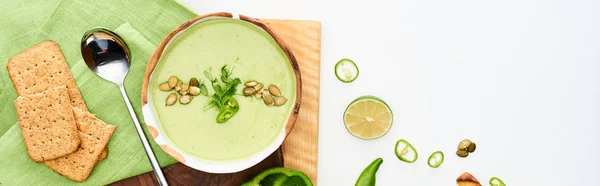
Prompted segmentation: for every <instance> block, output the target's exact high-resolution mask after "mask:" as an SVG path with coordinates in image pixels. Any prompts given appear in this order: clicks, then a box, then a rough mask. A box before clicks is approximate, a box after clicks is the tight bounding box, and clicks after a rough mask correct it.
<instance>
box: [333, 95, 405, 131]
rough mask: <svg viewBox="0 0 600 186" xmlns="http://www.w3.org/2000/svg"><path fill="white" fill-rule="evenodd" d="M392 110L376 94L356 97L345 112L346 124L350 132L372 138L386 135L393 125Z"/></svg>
mask: <svg viewBox="0 0 600 186" xmlns="http://www.w3.org/2000/svg"><path fill="white" fill-rule="evenodd" d="M393 120H394V118H393V116H392V110H391V109H390V107H389V106H388V105H387V104H386V103H385V102H384V101H383V100H381V99H379V98H377V97H375V96H361V97H359V98H356V99H355V100H354V101H352V103H350V105H348V107H347V108H346V111H345V112H344V124H345V125H346V129H348V132H350V134H352V135H354V136H356V137H357V138H360V139H365V140H370V139H376V138H379V137H381V136H384V135H385V134H386V133H387V132H388V131H389V130H390V128H391V127H392V122H393Z"/></svg>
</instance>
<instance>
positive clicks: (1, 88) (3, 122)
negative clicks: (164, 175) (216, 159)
mask: <svg viewBox="0 0 600 186" xmlns="http://www.w3.org/2000/svg"><path fill="white" fill-rule="evenodd" d="M194 16H196V15H195V14H194V13H193V12H191V11H189V10H188V9H187V8H185V7H183V6H181V5H180V4H178V3H177V2H176V1H172V0H157V1H142V0H127V1H123V0H104V1H68V0H51V1H42V0H33V1H32V0H14V1H0V17H2V19H0V186H4V185H10V186H12V185H74V184H77V185H106V184H109V183H112V182H115V181H118V180H121V179H124V178H128V177H132V176H135V175H139V174H141V173H144V172H148V171H151V170H152V168H151V167H150V164H149V162H148V160H147V157H146V154H145V152H144V149H143V147H142V145H141V143H140V141H139V138H138V136H137V133H136V131H135V128H134V126H133V122H132V121H131V118H130V116H129V114H128V111H127V108H126V106H125V104H124V102H123V100H122V97H121V95H120V92H119V89H118V87H117V86H116V85H114V84H112V83H110V82H107V81H105V80H103V79H101V78H99V77H98V76H96V75H95V74H93V73H92V72H91V71H90V70H89V69H87V66H86V65H85V63H84V62H83V61H82V58H81V53H80V47H79V43H80V40H81V37H82V35H83V33H84V32H85V31H86V30H88V29H90V28H92V27H96V26H102V27H106V28H109V29H113V30H114V31H115V32H116V33H118V34H119V35H121V36H122V37H123V39H124V40H125V42H126V43H127V44H128V46H129V47H130V52H131V60H132V62H131V63H132V66H131V69H130V71H129V74H128V76H127V78H126V79H125V88H126V91H127V93H128V95H129V99H130V101H131V103H132V104H133V106H134V108H135V110H136V113H137V115H138V119H139V120H140V122H142V124H143V125H145V124H144V123H143V116H142V113H141V101H140V99H141V85H142V78H143V74H144V71H145V69H146V63H147V62H148V60H149V58H150V57H151V55H152V53H153V52H154V50H155V48H156V46H157V45H158V44H159V43H160V42H161V41H162V39H163V38H164V37H165V36H166V35H167V34H168V33H169V32H170V31H171V30H173V29H175V28H176V27H177V26H179V25H180V24H181V23H183V22H185V21H186V20H188V19H190V18H192V17H194ZM44 40H53V41H56V42H57V43H58V44H59V45H60V47H61V49H62V51H63V53H64V55H65V58H66V60H67V63H68V65H69V67H70V70H71V72H72V74H73V76H74V77H75V82H76V83H77V85H78V86H79V89H80V91H81V94H82V96H83V98H84V100H85V102H86V104H87V107H88V109H89V110H90V112H92V113H93V114H95V115H96V117H98V118H100V119H102V120H104V121H105V122H107V123H109V124H113V125H116V126H117V129H116V131H115V133H114V134H113V137H112V138H111V140H110V142H109V144H108V147H109V156H108V158H107V159H105V160H104V161H102V162H101V163H99V164H98V165H97V166H96V167H95V168H94V170H93V172H92V173H91V175H90V176H89V178H88V179H87V180H86V181H84V182H81V183H77V182H74V181H71V180H69V179H67V178H66V177H63V176H60V175H59V174H57V173H55V172H53V171H52V170H51V169H49V168H47V167H46V166H44V165H43V164H41V163H35V162H33V161H32V160H31V159H30V158H29V157H28V156H27V152H26V150H25V145H24V144H23V139H22V135H21V131H20V128H19V125H18V123H17V118H16V114H15V111H14V105H13V101H14V99H15V98H16V97H17V94H16V92H15V89H14V88H13V85H12V82H11V81H10V78H9V76H8V73H7V71H6V63H7V61H8V59H9V58H10V57H12V56H14V55H16V54H18V53H20V52H21V51H23V50H25V49H27V48H29V47H31V46H33V45H35V44H37V43H40V42H42V41H44ZM146 133H147V134H148V132H146ZM147 136H148V137H149V135H147ZM149 139H151V138H150V137H149ZM151 144H152V146H153V148H154V151H155V153H156V156H157V158H158V160H159V162H160V164H161V166H166V165H170V164H173V163H175V162H176V161H175V160H174V159H172V158H170V157H169V156H168V155H167V154H166V153H164V152H163V151H162V150H161V149H160V148H159V147H157V146H156V143H154V141H152V140H151Z"/></svg>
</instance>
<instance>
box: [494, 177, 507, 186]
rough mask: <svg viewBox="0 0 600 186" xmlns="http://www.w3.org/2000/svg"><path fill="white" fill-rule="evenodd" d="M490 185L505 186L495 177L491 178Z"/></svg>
mask: <svg viewBox="0 0 600 186" xmlns="http://www.w3.org/2000/svg"><path fill="white" fill-rule="evenodd" d="M490 185H492V186H506V184H504V182H503V181H502V180H501V179H500V178H497V177H492V178H491V179H490Z"/></svg>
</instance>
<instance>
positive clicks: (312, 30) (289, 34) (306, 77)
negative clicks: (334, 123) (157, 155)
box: [109, 19, 321, 186]
mask: <svg viewBox="0 0 600 186" xmlns="http://www.w3.org/2000/svg"><path fill="white" fill-rule="evenodd" d="M261 21H263V22H265V23H266V24H267V25H269V26H270V27H271V28H272V29H273V30H275V32H276V33H277V34H279V36H281V37H282V38H283V39H284V40H285V42H286V43H287V44H288V46H289V47H290V49H291V50H292V53H293V54H294V56H295V57H296V59H297V61H298V64H299V66H300V71H301V73H302V102H301V103H300V105H301V106H300V112H299V115H298V119H297V121H296V125H295V126H294V129H293V130H292V132H291V133H290V135H289V136H288V137H287V139H286V140H285V141H284V142H283V145H282V147H280V148H279V150H277V151H276V152H274V153H273V154H272V155H271V156H269V157H268V158H266V159H265V160H263V161H262V162H261V163H259V164H257V165H255V166H254V167H252V168H249V169H246V170H244V171H241V172H238V173H233V174H209V173H206V172H202V171H197V170H194V169H192V168H189V167H187V166H185V165H183V164H181V163H177V164H175V165H171V166H168V167H165V168H163V171H164V174H165V176H166V177H167V180H168V182H169V184H170V185H201V186H239V185H240V184H241V183H243V182H245V181H246V180H249V179H251V178H252V177H254V176H255V175H256V174H258V173H260V172H261V171H262V170H265V169H267V168H270V167H280V166H284V167H287V168H291V169H296V170H300V171H302V172H304V173H306V174H307V175H308V176H309V177H310V179H311V180H312V181H313V183H314V184H315V185H317V160H318V152H317V151H318V136H319V88H320V83H319V80H320V77H319V76H320V67H321V66H320V62H321V23H320V22H318V21H298V20H268V19H261ZM109 158H110V157H109ZM112 185H128V186H129V185H158V184H157V182H156V178H154V173H152V172H149V173H145V174H142V175H139V176H136V177H132V178H128V179H125V180H121V181H119V182H116V183H114V184H112Z"/></svg>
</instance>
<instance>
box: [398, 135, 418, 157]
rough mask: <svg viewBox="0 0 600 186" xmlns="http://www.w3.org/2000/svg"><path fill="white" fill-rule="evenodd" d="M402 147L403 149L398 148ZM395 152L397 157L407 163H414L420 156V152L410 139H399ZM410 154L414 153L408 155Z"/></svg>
mask: <svg viewBox="0 0 600 186" xmlns="http://www.w3.org/2000/svg"><path fill="white" fill-rule="evenodd" d="M400 146H401V147H402V149H398V147H400ZM394 152H395V154H396V157H398V159H400V160H401V161H403V162H406V163H413V162H415V161H417V159H418V158H419V153H417V150H416V149H415V147H413V146H412V145H411V144H410V143H409V142H408V141H406V140H404V139H400V140H398V142H396V147H395V148H394ZM409 154H412V157H410V156H408V157H407V155H409Z"/></svg>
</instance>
